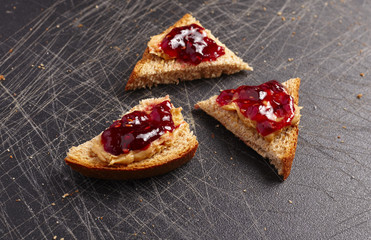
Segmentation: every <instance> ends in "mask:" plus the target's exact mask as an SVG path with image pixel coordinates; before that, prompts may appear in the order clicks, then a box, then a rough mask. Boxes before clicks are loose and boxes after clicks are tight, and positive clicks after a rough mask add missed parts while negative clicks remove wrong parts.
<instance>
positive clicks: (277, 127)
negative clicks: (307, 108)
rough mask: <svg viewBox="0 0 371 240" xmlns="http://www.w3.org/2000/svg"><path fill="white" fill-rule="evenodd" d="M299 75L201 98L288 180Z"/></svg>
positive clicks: (295, 133) (209, 111)
mask: <svg viewBox="0 0 371 240" xmlns="http://www.w3.org/2000/svg"><path fill="white" fill-rule="evenodd" d="M299 86H300V78H292V79H290V80H288V81H286V82H284V83H282V84H281V83H279V82H277V81H275V80H272V81H269V82H266V83H263V84H261V85H258V86H247V85H243V86H240V87H238V88H236V89H228V90H224V91H222V92H221V93H220V94H219V95H215V96H212V97H210V98H209V99H207V100H205V101H201V102H198V103H197V104H196V105H195V107H196V108H201V109H202V110H203V111H205V112H206V113H207V114H209V115H210V116H212V117H214V118H215V119H217V120H218V121H219V122H220V123H222V124H223V125H224V126H225V127H226V128H227V129H228V130H229V131H231V132H232V133H233V134H234V135H236V136H237V137H239V138H240V139H241V140H242V141H243V142H245V144H246V145H247V146H249V147H251V148H252V149H254V150H255V151H256V152H257V153H259V154H260V155H261V156H263V157H264V158H267V159H269V162H270V163H271V164H272V165H274V166H275V168H276V169H277V172H278V174H279V175H280V176H282V178H283V179H284V180H285V179H286V178H287V177H288V176H289V174H290V171H291V166H292V162H293V160H294V157H295V151H296V145H297V140H298V131H299V128H298V125H299V121H300V109H301V107H299V106H298V102H299Z"/></svg>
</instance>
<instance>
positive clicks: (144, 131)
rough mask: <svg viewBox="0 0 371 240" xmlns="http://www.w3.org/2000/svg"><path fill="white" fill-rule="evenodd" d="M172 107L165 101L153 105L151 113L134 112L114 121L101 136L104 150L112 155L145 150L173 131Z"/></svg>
mask: <svg viewBox="0 0 371 240" xmlns="http://www.w3.org/2000/svg"><path fill="white" fill-rule="evenodd" d="M171 108H172V105H171V103H170V102H169V101H168V100H166V101H164V102H162V103H159V104H157V105H154V106H153V107H152V111H151V113H146V112H144V111H134V112H131V113H128V114H126V115H124V116H123V117H122V119H121V120H117V121H115V122H114V123H113V124H112V125H111V126H110V127H109V128H107V129H106V130H105V131H104V132H103V133H102V136H101V141H102V144H103V147H104V150H105V151H106V152H108V153H111V154H113V155H116V156H117V155H120V154H123V153H128V152H129V151H130V150H145V149H147V148H148V147H149V146H150V144H151V142H153V141H155V140H156V139H158V138H159V137H161V136H162V135H163V134H165V133H166V132H172V131H173V130H174V129H175V126H174V122H173V118H172V115H171V112H170V110H171Z"/></svg>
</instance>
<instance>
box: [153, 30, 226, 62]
mask: <svg viewBox="0 0 371 240" xmlns="http://www.w3.org/2000/svg"><path fill="white" fill-rule="evenodd" d="M160 47H161V49H162V50H163V51H164V53H165V54H167V55H168V56H169V57H170V58H176V59H180V60H182V61H183V62H187V63H190V64H193V65H198V64H200V63H201V62H205V61H215V60H216V59H217V58H218V57H220V56H222V55H224V54H225V51H224V47H222V46H219V45H218V44H216V42H215V41H214V40H212V39H211V38H209V37H207V36H206V32H205V29H204V28H203V27H201V26H199V25H197V24H191V25H187V26H183V27H176V28H173V29H172V30H171V31H170V32H169V33H168V34H167V35H166V36H165V38H164V39H163V40H162V42H161V44H160Z"/></svg>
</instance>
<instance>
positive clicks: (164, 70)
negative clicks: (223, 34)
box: [125, 14, 253, 90]
mask: <svg viewBox="0 0 371 240" xmlns="http://www.w3.org/2000/svg"><path fill="white" fill-rule="evenodd" d="M241 70H249V71H252V70H253V69H252V68H251V67H250V66H249V65H248V64H247V63H245V62H244V61H243V60H242V59H241V58H239V57H237V56H236V54H234V53H233V52H232V51H231V50H229V49H228V48H227V47H226V46H225V45H224V44H222V43H221V42H220V41H219V40H218V39H217V38H216V37H214V36H213V35H212V34H211V32H210V31H209V30H207V29H205V28H204V27H203V26H202V25H201V23H200V22H199V21H197V20H196V19H195V18H194V17H192V16H191V15H190V14H186V15H184V16H183V17H182V18H181V19H180V20H179V21H178V22H176V23H175V24H174V25H173V26H171V27H169V28H168V29H166V30H165V31H164V32H163V33H161V34H159V35H156V36H153V37H152V38H151V40H150V41H149V42H148V44H147V48H146V50H145V51H144V54H143V57H142V59H141V60H139V61H138V62H137V64H136V65H135V67H134V70H133V72H132V73H131V75H130V77H129V80H128V82H127V84H126V87H125V89H126V90H134V89H138V88H145V87H149V88H150V87H152V86H156V85H158V84H171V83H178V82H179V80H194V79H200V78H215V77H219V76H220V75H222V74H223V73H224V74H233V73H236V72H239V71H241Z"/></svg>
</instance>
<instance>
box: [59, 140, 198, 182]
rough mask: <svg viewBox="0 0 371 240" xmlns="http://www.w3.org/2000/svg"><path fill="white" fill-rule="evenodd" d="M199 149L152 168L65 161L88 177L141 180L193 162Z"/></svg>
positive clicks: (73, 160) (67, 158) (74, 160)
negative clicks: (190, 161)
mask: <svg viewBox="0 0 371 240" xmlns="http://www.w3.org/2000/svg"><path fill="white" fill-rule="evenodd" d="M197 148H198V143H197V144H196V145H194V146H193V147H192V148H191V149H190V150H189V151H188V152H185V153H184V154H183V155H181V156H179V157H178V158H175V159H171V160H169V161H166V162H164V163H163V164H156V165H152V166H150V167H142V168H129V167H126V166H117V167H109V166H104V165H102V166H86V165H83V164H81V163H80V162H79V159H74V158H70V157H68V156H67V157H66V158H65V159H64V160H65V162H66V164H67V165H69V166H70V167H71V168H72V169H73V170H75V171H77V172H79V173H81V174H82V175H84V176H86V177H92V178H99V179H111V180H130V179H141V178H148V177H153V176H158V175H162V174H165V173H168V172H170V171H172V170H174V169H176V168H178V167H180V166H182V165H184V164H186V163H187V162H189V160H191V159H192V158H193V157H194V155H195V153H196V150H197Z"/></svg>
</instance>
